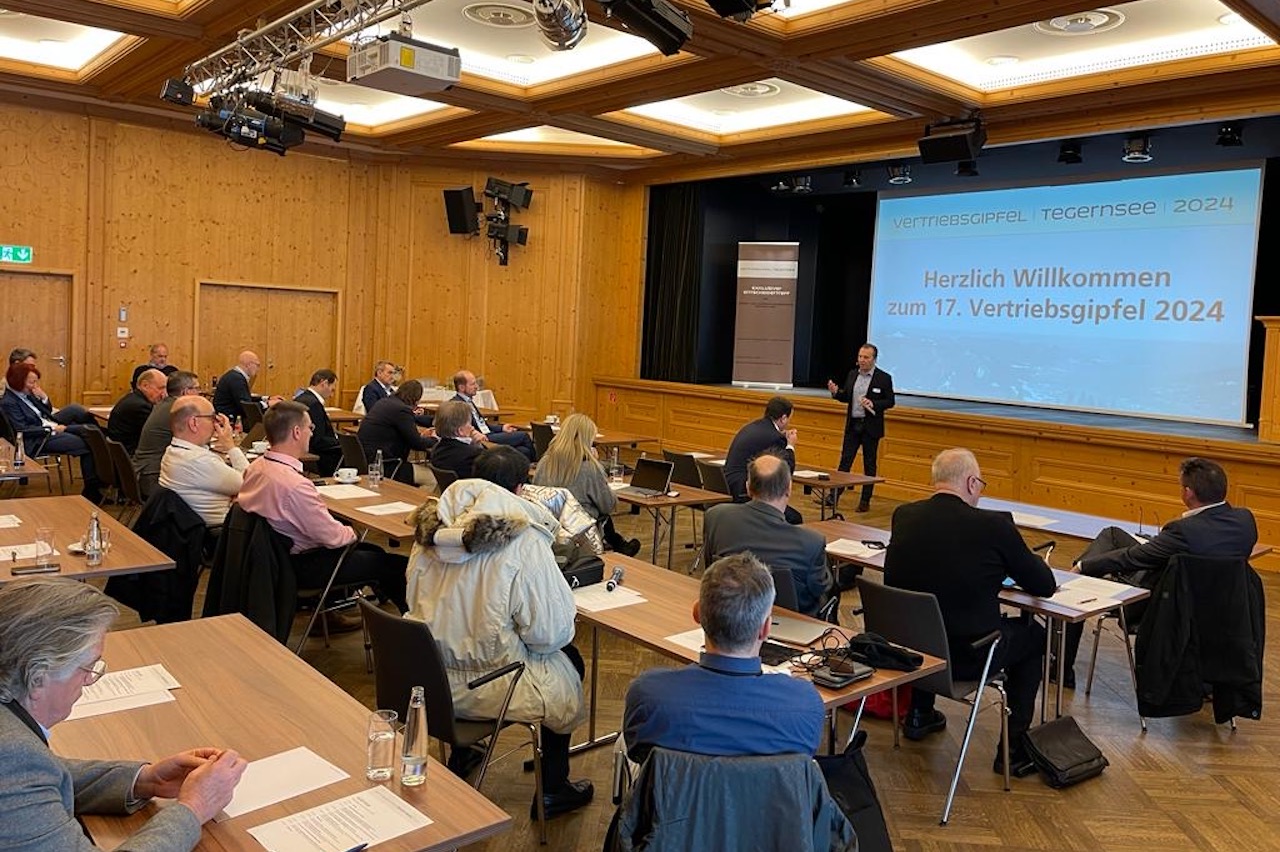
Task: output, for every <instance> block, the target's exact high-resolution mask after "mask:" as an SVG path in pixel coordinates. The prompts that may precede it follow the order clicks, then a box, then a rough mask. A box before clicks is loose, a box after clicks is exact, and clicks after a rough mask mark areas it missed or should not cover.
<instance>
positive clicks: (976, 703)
mask: <svg viewBox="0 0 1280 852" xmlns="http://www.w3.org/2000/svg"><path fill="white" fill-rule="evenodd" d="M992 687H993V688H996V689H1001V688H1000V687H998V686H996V685H995V684H992ZM1003 695H1004V692H1003V689H1001V696H1002V699H1001V705H1002V706H1003V703H1004V702H1003ZM981 708H982V690H979V691H978V694H977V695H976V696H974V699H973V706H972V707H971V708H970V710H969V723H968V724H967V725H965V729H964V740H963V741H961V743H960V756H959V757H957V758H956V771H955V773H954V774H953V775H952V776H951V789H950V790H948V791H947V801H946V803H945V804H944V805H943V806H942V819H941V820H939V822H938V825H946V824H947V820H949V819H951V804H952V802H954V801H955V798H956V787H958V786H959V785H960V772H961V770H963V769H964V759H965V757H966V755H968V753H969V740H970V739H972V738H973V726H974V724H975V723H976V722H977V721H978V711H979V710H980V709H981ZM1007 743H1008V737H1007V735H1006V736H1005V744H1007ZM1008 771H1009V764H1008V762H1006V763H1005V772H1008ZM1006 783H1008V782H1007V781H1006Z"/></svg>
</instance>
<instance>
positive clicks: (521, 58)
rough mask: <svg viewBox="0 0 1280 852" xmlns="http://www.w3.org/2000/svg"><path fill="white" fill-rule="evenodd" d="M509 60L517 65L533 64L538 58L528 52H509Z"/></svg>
mask: <svg viewBox="0 0 1280 852" xmlns="http://www.w3.org/2000/svg"><path fill="white" fill-rule="evenodd" d="M506 58H507V61H508V62H514V63H515V64H517V65H532V64H533V63H534V62H535V61H536V60H535V59H534V58H533V57H532V56H530V55H529V54H527V53H508V54H507V57H506Z"/></svg>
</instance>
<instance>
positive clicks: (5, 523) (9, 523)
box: [0, 515, 22, 530]
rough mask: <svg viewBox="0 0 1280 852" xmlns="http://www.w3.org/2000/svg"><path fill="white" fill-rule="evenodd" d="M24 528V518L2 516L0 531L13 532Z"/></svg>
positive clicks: (0, 517) (0, 516) (0, 518)
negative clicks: (15, 529)
mask: <svg viewBox="0 0 1280 852" xmlns="http://www.w3.org/2000/svg"><path fill="white" fill-rule="evenodd" d="M20 526H22V518H19V517H18V516H17V515H0V530H11V529H14V528H16V527H20Z"/></svg>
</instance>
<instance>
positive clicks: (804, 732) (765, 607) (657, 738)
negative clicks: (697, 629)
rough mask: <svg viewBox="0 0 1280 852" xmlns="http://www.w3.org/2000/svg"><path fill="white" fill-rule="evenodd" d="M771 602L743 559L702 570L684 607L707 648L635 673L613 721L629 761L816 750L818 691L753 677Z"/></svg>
mask: <svg viewBox="0 0 1280 852" xmlns="http://www.w3.org/2000/svg"><path fill="white" fill-rule="evenodd" d="M773 596H774V590H773V577H772V576H771V575H770V574H769V569H768V568H766V567H765V565H764V563H762V562H761V561H760V560H759V559H756V558H755V557H754V556H752V555H751V554H750V553H737V554H734V555H733V556H726V557H724V558H722V559H718V560H716V561H715V562H713V563H712V564H711V566H710V567H708V568H707V570H706V572H705V573H703V575H702V585H701V587H700V589H699V590H698V600H697V602H696V603H694V605H693V620H694V621H696V622H698V623H699V624H701V625H702V632H703V634H704V637H705V639H704V647H705V649H706V650H704V651H703V652H702V654H701V656H700V657H699V659H698V663H697V665H692V666H686V667H684V668H681V669H653V670H650V671H647V672H644V673H643V674H641V675H640V676H639V677H637V678H636V679H635V680H634V681H632V682H631V688H630V689H628V690H627V699H626V706H625V709H624V711H623V716H622V724H623V736H624V737H625V738H626V743H627V755H628V756H629V757H630V758H631V759H632V760H634V761H635V762H637V763H642V762H643V761H644V760H645V758H646V757H648V756H649V752H650V751H651V750H652V749H653V748H654V747H655V746H660V747H662V748H668V749H675V750H677V751H689V752H695V753H697V754H710V755H726V756H728V755H748V754H794V753H798V754H814V753H815V752H816V751H817V750H818V744H819V741H820V740H821V739H822V720H823V717H824V711H823V707H822V699H821V698H820V697H819V696H818V690H816V689H815V688H814V686H813V684H812V683H810V682H808V681H806V680H802V679H799V678H792V677H789V676H788V675H785V674H762V672H761V668H760V645H761V644H762V643H763V642H764V640H765V639H766V638H768V636H769V623H770V618H769V616H770V611H771V609H772V607H773Z"/></svg>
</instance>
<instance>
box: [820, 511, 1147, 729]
mask: <svg viewBox="0 0 1280 852" xmlns="http://www.w3.org/2000/svg"><path fill="white" fill-rule="evenodd" d="M804 526H806V527H808V528H809V529H812V530H816V531H817V532H819V533H821V534H822V536H823V537H824V538H825V539H826V540H827V555H828V556H830V557H831V558H832V559H835V560H837V561H841V562H848V563H851V564H855V565H861V566H863V567H865V568H873V569H875V570H877V571H883V570H884V558H885V551H884V549H873V550H865V549H863V550H861V552H853V550H850V549H846V548H845V547H844V546H837V547H836V548H835V549H833V547H832V544H833V543H834V542H838V541H841V540H843V541H845V542H853V543H855V544H854V549H855V550H856V549H857V548H856V545H857V544H861V545H863V546H864V548H865V547H866V545H867V543H868V542H877V543H879V544H884V545H887V544H888V542H889V531H888V530H882V529H879V528H877V527H869V526H866V525H864V524H853V523H849V522H848V521H837V520H827V521H814V522H812V523H807V524H805V525H804ZM1050 570H1052V571H1053V576H1054V579H1055V580H1056V581H1057V584H1058V586H1059V587H1062V586H1063V585H1065V584H1066V583H1069V582H1071V581H1074V580H1080V579H1081V575H1080V574H1075V573H1072V572H1070V571H1060V570H1058V569H1056V568H1052V569H1050ZM1090 579H1092V578H1090ZM1101 582H1105V583H1110V586H1109V588H1110V593H1099V594H1098V595H1097V596H1096V597H1094V598H1091V599H1084V600H1080V601H1077V602H1074V603H1062V602H1058V601H1054V600H1051V599H1049V598H1042V597H1037V596H1036V595H1032V594H1030V593H1028V592H1024V591H1023V590H1022V589H1019V588H1017V587H1007V588H1005V589H1002V590H1001V591H1000V594H999V598H1000V603H1002V604H1005V605H1007V606H1011V607H1014V608H1016V609H1020V610H1022V611H1024V612H1029V613H1031V614H1033V615H1038V616H1041V617H1043V618H1044V619H1045V623H1046V625H1049V626H1050V627H1052V625H1053V624H1055V623H1056V624H1057V625H1058V627H1059V629H1058V630H1056V631H1055V630H1053V629H1047V630H1045V648H1044V663H1043V666H1044V668H1043V673H1042V674H1043V676H1042V678H1041V683H1040V694H1041V699H1040V721H1041V722H1043V721H1045V719H1046V718H1047V713H1048V689H1049V661H1050V659H1051V658H1052V656H1053V638H1054V634H1055V632H1056V634H1057V639H1058V648H1057V661H1058V671H1057V673H1056V674H1057V690H1056V693H1055V697H1054V715H1055V718H1056V717H1057V716H1061V715H1062V691H1063V680H1064V675H1065V669H1066V637H1067V631H1066V625H1068V624H1079V623H1081V622H1084V621H1087V620H1088V619H1090V618H1094V617H1096V616H1100V615H1104V614H1106V613H1109V612H1116V613H1117V616H1118V618H1119V619H1120V626H1121V629H1122V630H1124V631H1125V637H1126V638H1125V647H1126V650H1127V652H1128V654H1129V667H1130V670H1131V671H1132V670H1133V649H1132V647H1130V646H1129V642H1128V625H1127V624H1126V622H1125V616H1124V608H1125V607H1126V606H1128V605H1129V604H1132V603H1136V602H1138V601H1141V600H1145V599H1146V598H1149V597H1151V591H1150V590H1149V589H1144V588H1141V587H1139V586H1130V585H1126V584H1124V583H1111V582H1110V581H1101ZM1134 687H1135V689H1136V688H1137V684H1136V683H1135V684H1134ZM1145 728H1146V722H1145V721H1144V722H1143V729H1144V730H1145Z"/></svg>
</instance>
